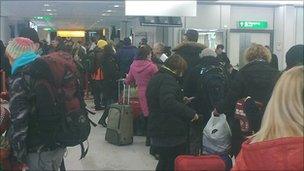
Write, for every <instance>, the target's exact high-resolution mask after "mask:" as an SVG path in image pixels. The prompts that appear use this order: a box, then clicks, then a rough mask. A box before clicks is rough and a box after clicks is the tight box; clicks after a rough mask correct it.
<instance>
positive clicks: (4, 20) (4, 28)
mask: <svg viewBox="0 0 304 171" xmlns="http://www.w3.org/2000/svg"><path fill="white" fill-rule="evenodd" d="M9 38H10V28H9V22H8V17H6V16H0V39H1V40H2V41H3V43H4V44H5V43H7V42H8V41H9Z"/></svg>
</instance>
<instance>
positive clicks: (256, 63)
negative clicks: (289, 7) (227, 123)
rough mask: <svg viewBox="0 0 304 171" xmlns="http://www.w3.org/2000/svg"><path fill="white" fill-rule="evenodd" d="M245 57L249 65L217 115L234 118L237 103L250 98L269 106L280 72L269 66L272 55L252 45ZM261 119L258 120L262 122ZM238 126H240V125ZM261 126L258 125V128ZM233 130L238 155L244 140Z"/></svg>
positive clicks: (257, 45) (233, 85)
mask: <svg viewBox="0 0 304 171" xmlns="http://www.w3.org/2000/svg"><path fill="white" fill-rule="evenodd" d="M245 57H246V59H247V61H248V62H249V63H248V64H247V65H245V66H244V67H243V68H241V69H240V70H239V72H238V73H237V74H236V76H235V78H234V80H232V82H231V85H230V87H229V90H228V93H227V95H226V97H225V98H224V99H223V100H222V101H220V102H219V103H218V105H217V106H216V109H215V110H214V114H215V115H217V114H222V113H224V114H226V115H227V117H228V118H229V117H230V118H232V117H233V116H232V114H233V113H234V109H235V105H236V102H237V101H238V100H240V99H243V98H246V97H248V96H250V97H252V98H253V100H255V101H257V102H260V103H262V104H263V106H264V107H266V106H267V103H268V101H269V99H270V97H271V94H272V90H273V88H274V86H275V84H276V81H277V79H278V78H279V76H280V72H279V71H278V70H277V69H275V68H273V67H272V66H271V65H270V64H269V62H270V60H271V53H270V52H269V50H267V49H266V48H265V47H263V46H262V45H259V44H252V45H251V47H250V48H249V49H248V50H247V52H246V55H245ZM261 119H262V118H258V119H257V120H259V121H261ZM237 122H238V121H237ZM256 124H260V123H256ZM236 125H238V126H239V124H236ZM233 126H235V124H233ZM259 126H260V125H257V127H259ZM231 129H232V134H233V135H232V136H233V137H232V140H233V141H236V142H232V144H233V145H235V146H233V147H232V148H233V149H232V150H233V153H234V154H235V155H237V154H238V152H239V150H240V146H241V143H242V140H241V138H240V137H238V136H239V134H234V133H233V129H234V128H231ZM236 130H239V129H236ZM234 136H237V137H234Z"/></svg>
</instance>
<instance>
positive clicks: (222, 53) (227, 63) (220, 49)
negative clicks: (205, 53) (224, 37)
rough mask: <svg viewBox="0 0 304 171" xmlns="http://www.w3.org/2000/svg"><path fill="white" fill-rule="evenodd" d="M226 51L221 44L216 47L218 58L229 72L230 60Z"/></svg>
mask: <svg viewBox="0 0 304 171" xmlns="http://www.w3.org/2000/svg"><path fill="white" fill-rule="evenodd" d="M224 49H225V47H224V45H222V44H219V45H217V46H216V49H215V53H216V54H217V58H219V59H220V60H221V61H222V62H223V63H224V65H225V68H226V69H227V70H228V69H229V68H230V60H229V58H228V56H227V53H226V52H225V51H224Z"/></svg>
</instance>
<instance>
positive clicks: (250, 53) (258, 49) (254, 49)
mask: <svg viewBox="0 0 304 171" xmlns="http://www.w3.org/2000/svg"><path fill="white" fill-rule="evenodd" d="M245 58H246V60H247V61H248V62H251V61H253V60H256V59H264V60H266V61H267V62H270V61H271V53H270V51H269V50H268V49H267V48H265V47H264V46H262V45H260V44H256V43H253V44H252V45H251V46H250V47H249V48H248V49H247V50H246V54H245Z"/></svg>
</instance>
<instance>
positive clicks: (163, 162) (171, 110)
mask: <svg viewBox="0 0 304 171" xmlns="http://www.w3.org/2000/svg"><path fill="white" fill-rule="evenodd" d="M185 69H186V62H185V61H184V60H183V59H182V58H181V57H180V56H179V55H176V54H175V55H172V56H171V57H170V58H168V59H167V60H166V62H165V65H164V66H163V67H162V68H161V69H160V71H159V72H158V73H157V74H156V75H155V76H154V77H153V78H152V79H151V80H150V82H149V84H148V88H147V94H146V95H147V102H148V107H149V113H150V115H149V120H148V135H149V137H151V145H152V146H153V147H155V148H156V150H157V152H158V154H159V156H160V158H159V162H158V165H157V167H156V170H174V160H175V158H176V157H177V156H178V155H181V154H185V153H186V150H187V135H188V125H189V124H190V123H191V121H196V120H198V119H199V117H198V115H197V114H196V112H195V111H194V110H193V109H191V108H189V107H188V106H186V105H185V104H184V103H183V93H182V90H181V87H180V85H179V84H178V81H177V78H178V77H179V76H180V75H182V73H183V72H184V71H185Z"/></svg>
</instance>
